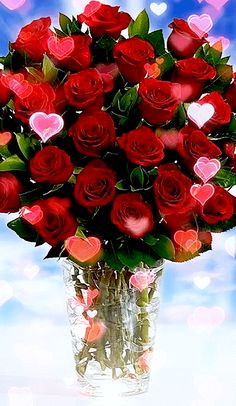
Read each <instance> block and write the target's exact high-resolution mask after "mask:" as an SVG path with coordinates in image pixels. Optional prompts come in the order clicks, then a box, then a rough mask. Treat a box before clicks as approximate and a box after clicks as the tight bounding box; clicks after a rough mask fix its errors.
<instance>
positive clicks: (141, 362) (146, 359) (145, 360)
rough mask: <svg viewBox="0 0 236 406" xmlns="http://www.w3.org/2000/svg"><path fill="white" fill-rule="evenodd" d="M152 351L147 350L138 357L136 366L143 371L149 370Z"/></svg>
mask: <svg viewBox="0 0 236 406" xmlns="http://www.w3.org/2000/svg"><path fill="white" fill-rule="evenodd" d="M151 359H152V352H151V351H149V350H147V351H145V352H144V353H143V354H142V355H140V357H139V358H138V366H139V368H141V369H142V370H143V371H145V372H149V371H150V364H151Z"/></svg>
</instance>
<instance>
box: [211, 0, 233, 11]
mask: <svg viewBox="0 0 236 406" xmlns="http://www.w3.org/2000/svg"><path fill="white" fill-rule="evenodd" d="M228 1H229V0H206V3H208V4H210V5H211V6H213V7H214V8H216V10H221V9H222V7H223V6H224V5H225V4H226V3H228Z"/></svg>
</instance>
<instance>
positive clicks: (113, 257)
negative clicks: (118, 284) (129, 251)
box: [102, 243, 124, 272]
mask: <svg viewBox="0 0 236 406" xmlns="http://www.w3.org/2000/svg"><path fill="white" fill-rule="evenodd" d="M102 258H103V260H104V261H105V262H106V263H107V265H109V266H110V267H111V268H112V269H115V270H116V271H118V272H121V271H122V269H123V268H124V264H123V263H122V262H121V261H120V260H119V258H118V256H117V253H116V251H115V250H114V249H113V248H112V246H111V244H110V243H109V245H108V246H106V247H105V248H104V249H103V257H102Z"/></svg>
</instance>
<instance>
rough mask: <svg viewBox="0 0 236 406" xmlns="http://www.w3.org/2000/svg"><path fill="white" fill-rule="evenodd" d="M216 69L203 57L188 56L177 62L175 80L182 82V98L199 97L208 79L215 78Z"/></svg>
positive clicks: (190, 99) (185, 100)
mask: <svg viewBox="0 0 236 406" xmlns="http://www.w3.org/2000/svg"><path fill="white" fill-rule="evenodd" d="M215 75H216V70H215V68H213V66H211V65H209V64H208V63H207V62H206V61H204V60H203V59H201V58H188V59H184V60H182V61H178V62H176V64H175V70H174V74H173V81H174V82H176V83H180V84H181V100H182V101H184V102H188V103H189V102H192V101H194V100H196V99H198V98H199V97H200V96H201V94H202V91H203V88H204V85H205V83H206V81H207V80H210V79H214V77H215Z"/></svg>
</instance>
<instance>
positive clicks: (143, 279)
mask: <svg viewBox="0 0 236 406" xmlns="http://www.w3.org/2000/svg"><path fill="white" fill-rule="evenodd" d="M154 280H155V274H154V273H152V272H143V271H138V272H136V273H135V274H134V275H132V276H131V277H130V280H129V281H130V284H131V285H132V286H133V287H134V288H136V289H138V290H139V291H140V292H142V291H143V290H144V289H146V288H148V286H149V285H150V284H151V283H152V282H154Z"/></svg>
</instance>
